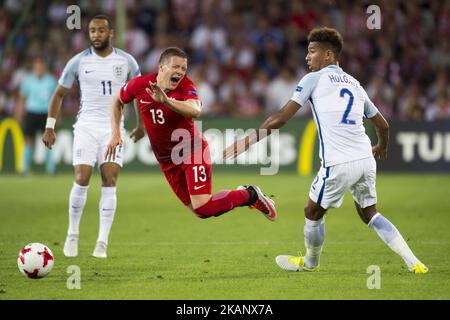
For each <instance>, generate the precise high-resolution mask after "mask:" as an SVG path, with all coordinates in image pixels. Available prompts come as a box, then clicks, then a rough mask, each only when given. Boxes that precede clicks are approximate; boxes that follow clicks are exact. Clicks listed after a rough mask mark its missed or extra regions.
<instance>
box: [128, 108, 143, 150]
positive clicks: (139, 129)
mask: <svg viewBox="0 0 450 320" xmlns="http://www.w3.org/2000/svg"><path fill="white" fill-rule="evenodd" d="M133 104H134V111H135V112H136V127H135V128H134V129H133V131H131V134H130V138H131V139H133V141H134V142H138V141H139V140H140V139H141V138H142V137H143V136H145V129H144V120H143V119H142V115H141V111H140V110H139V106H138V104H137V101H136V100H135V101H134V102H133Z"/></svg>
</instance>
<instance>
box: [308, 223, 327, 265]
mask: <svg viewBox="0 0 450 320" xmlns="http://www.w3.org/2000/svg"><path fill="white" fill-rule="evenodd" d="M303 232H304V236H305V247H306V255H305V267H307V268H315V267H317V266H319V264H320V254H321V253H322V247H323V243H324V241H325V221H324V218H321V219H320V220H317V221H314V220H309V219H308V218H305V226H304V229H303Z"/></svg>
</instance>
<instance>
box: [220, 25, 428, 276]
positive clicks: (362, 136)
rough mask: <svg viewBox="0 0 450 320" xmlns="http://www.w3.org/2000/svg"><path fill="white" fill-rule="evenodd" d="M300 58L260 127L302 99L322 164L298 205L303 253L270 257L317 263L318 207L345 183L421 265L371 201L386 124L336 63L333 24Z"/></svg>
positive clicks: (245, 143)
mask: <svg viewBox="0 0 450 320" xmlns="http://www.w3.org/2000/svg"><path fill="white" fill-rule="evenodd" d="M308 43H309V45H308V54H307V56H306V61H307V63H308V66H309V68H310V70H311V71H312V72H310V73H308V74H307V75H305V76H304V77H303V79H301V81H300V82H299V84H298V86H297V89H296V91H295V92H294V94H293V96H292V98H291V100H290V101H289V102H288V103H287V104H286V105H285V106H284V107H283V108H282V109H281V110H280V111H278V112H276V113H274V114H273V115H271V116H270V117H269V118H268V119H267V120H266V121H265V122H264V123H263V125H262V126H261V127H260V129H265V130H267V131H268V132H269V133H270V130H271V129H278V128H280V127H281V126H283V125H284V124H285V123H286V122H287V121H288V120H289V119H290V118H291V117H292V116H293V115H294V114H295V113H296V112H297V110H298V109H299V108H300V107H305V105H306V104H307V103H308V101H309V102H310V104H311V108H312V111H313V115H314V120H315V122H316V126H317V129H318V135H319V141H320V159H321V168H320V170H319V172H318V174H317V176H316V178H315V179H314V181H313V183H312V185H311V189H310V191H309V200H308V203H307V205H306V206H305V226H304V239H305V247H306V255H305V256H304V257H302V256H290V255H280V256H277V257H276V259H275V260H276V263H277V264H278V266H279V267H281V268H282V269H285V270H288V271H318V270H319V261H320V254H321V252H322V247H323V243H324V240H325V222H324V214H325V213H326V211H327V210H328V209H329V208H338V207H339V206H340V205H341V203H342V200H343V197H344V194H345V193H346V192H347V191H350V193H351V194H352V196H353V199H354V202H355V206H356V210H357V212H358V214H359V216H360V217H361V219H362V220H363V222H364V223H366V224H368V226H369V227H370V228H372V229H374V230H375V231H376V233H377V234H378V235H379V236H380V238H381V239H382V240H383V241H384V242H385V243H386V244H387V245H388V246H389V247H390V248H391V249H392V250H393V251H394V252H395V253H397V254H398V255H399V256H400V257H401V258H403V260H404V261H405V263H406V265H407V267H408V270H409V271H411V272H413V273H427V272H428V268H427V267H426V266H425V265H424V264H423V263H421V262H420V261H419V259H417V258H416V256H415V255H414V254H413V253H412V251H411V249H410V248H409V247H408V245H407V244H406V242H405V240H404V239H403V237H402V235H401V234H400V232H399V231H398V230H397V228H396V227H395V226H394V225H393V224H392V223H391V222H390V221H389V220H388V219H386V218H385V217H383V216H382V215H381V214H380V213H379V212H378V211H377V208H376V203H377V194H376V189H375V180H376V162H375V159H374V156H375V157H377V158H379V159H385V158H386V157H387V146H388V140H389V126H388V123H387V122H386V120H385V119H384V117H383V116H382V115H381V113H380V112H379V111H378V109H377V108H376V107H375V106H374V104H373V103H372V102H371V101H370V99H369V98H368V96H367V94H366V92H365V91H364V89H363V88H362V87H361V85H360V84H359V82H358V81H357V80H355V79H354V78H353V77H352V76H350V75H349V74H347V73H345V72H344V71H343V70H342V69H341V68H340V67H339V66H338V58H339V54H340V52H341V50H342V45H343V41H342V37H341V35H340V34H339V32H338V31H336V30H335V29H332V28H317V29H314V30H312V31H311V32H310V34H309V35H308ZM363 117H366V118H369V119H370V121H371V122H372V124H373V125H374V126H375V128H376V133H377V137H378V143H377V144H376V145H375V146H373V147H372V146H371V143H370V139H369V137H368V136H367V135H366V133H365V129H364V126H363ZM265 130H261V131H256V133H255V134H254V135H250V136H247V137H246V138H244V139H242V140H240V141H236V142H235V143H234V144H233V145H232V146H230V147H228V148H227V149H226V150H225V151H224V158H230V157H235V156H237V155H239V154H240V153H242V152H244V151H245V150H247V149H248V148H249V146H250V145H252V144H253V143H256V142H257V141H259V140H260V139H262V138H264V136H265V135H264V132H267V131H265Z"/></svg>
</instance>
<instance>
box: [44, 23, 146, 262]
mask: <svg viewBox="0 0 450 320" xmlns="http://www.w3.org/2000/svg"><path fill="white" fill-rule="evenodd" d="M112 36H113V29H112V26H111V22H110V20H109V18H108V17H107V16H104V15H97V16H95V17H94V18H92V19H91V20H90V22H89V39H90V41H91V44H92V46H91V47H90V48H88V49H86V50H84V51H82V52H81V53H79V54H77V55H75V56H74V57H73V58H72V59H70V60H69V62H68V63H67V65H66V66H65V68H64V71H63V73H62V75H61V78H60V79H59V83H58V84H59V85H58V87H57V88H56V90H55V93H54V94H53V97H52V99H51V101H50V106H49V110H48V118H47V124H46V129H45V132H44V135H43V138H42V140H43V142H44V144H45V145H46V146H47V147H48V148H50V149H51V148H52V146H53V144H54V143H55V140H56V135H55V131H54V128H55V122H56V118H57V115H58V112H59V109H60V107H61V102H62V99H63V98H64V95H65V94H66V93H67V92H68V91H69V89H70V88H71V87H72V85H73V82H74V81H75V80H78V83H79V86H80V95H81V97H80V111H79V113H78V117H77V121H76V123H75V125H74V141H73V166H74V171H75V182H74V183H73V187H72V190H71V192H70V200H69V228H68V232H67V238H66V241H65V243H64V250H63V251H64V255H65V256H66V257H76V256H77V255H78V234H79V225H80V220H81V215H82V213H83V209H84V206H85V204H86V199H87V191H88V188H89V180H90V178H91V175H92V170H93V167H94V166H95V163H96V162H98V166H99V169H100V173H101V177H102V190H101V198H100V202H99V213H100V227H99V234H98V239H97V243H96V246H95V249H94V252H93V254H92V255H93V256H94V257H97V258H106V257H107V245H108V237H109V233H110V230H111V226H112V223H113V220H114V215H115V211H116V206H117V198H116V182H117V177H118V174H119V170H120V168H121V166H122V149H121V148H120V147H119V148H117V149H116V157H115V159H114V160H111V161H106V160H105V157H104V154H105V151H106V148H107V146H108V142H109V140H110V138H111V133H112V129H111V120H110V113H111V104H112V98H113V96H114V95H116V94H117V93H118V92H119V89H120V88H121V87H122V86H123V85H124V84H125V83H126V82H127V81H128V80H130V79H132V78H134V77H137V76H139V75H140V72H139V67H138V65H137V63H136V60H135V59H134V58H133V57H132V56H131V55H129V54H128V53H126V52H124V51H122V50H119V49H116V48H113V47H112V45H111V38H112ZM135 107H136V106H135ZM136 108H137V107H136ZM136 116H137V126H136V128H135V129H134V130H133V131H132V133H131V138H133V140H134V142H136V141H137V140H139V139H140V138H142V137H143V136H144V125H143V122H142V118H141V115H140V112H139V110H137V109H136ZM121 131H122V135H124V133H125V129H124V127H123V118H122V121H121Z"/></svg>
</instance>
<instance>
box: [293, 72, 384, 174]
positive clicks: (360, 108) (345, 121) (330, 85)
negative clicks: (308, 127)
mask: <svg viewBox="0 0 450 320" xmlns="http://www.w3.org/2000/svg"><path fill="white" fill-rule="evenodd" d="M291 100H293V101H295V102H297V103H298V104H300V105H301V106H302V107H304V106H305V104H306V103H307V102H308V101H309V102H311V108H312V111H313V115H314V121H315V122H316V126H317V129H318V134H319V141H320V159H321V162H322V166H323V167H324V168H327V167H331V166H334V165H337V164H340V163H346V162H350V161H355V160H359V159H364V158H368V157H373V155H372V146H371V142H370V139H369V137H368V136H367V135H366V131H365V128H364V125H363V117H366V118H372V117H374V116H375V115H376V114H377V113H378V109H377V108H376V107H375V105H374V104H373V103H372V101H370V99H369V97H368V96H367V93H366V92H365V90H364V89H363V88H362V87H361V85H360V84H359V82H358V81H357V80H355V78H353V77H352V76H351V75H349V74H347V73H345V72H344V71H342V69H341V68H340V67H338V66H337V65H329V66H327V67H325V68H323V69H321V70H319V71H317V72H311V73H308V74H307V75H305V76H304V77H303V78H302V79H301V80H300V82H299V84H298V86H297V89H296V90H295V92H294V95H293V96H292V98H291Z"/></svg>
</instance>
